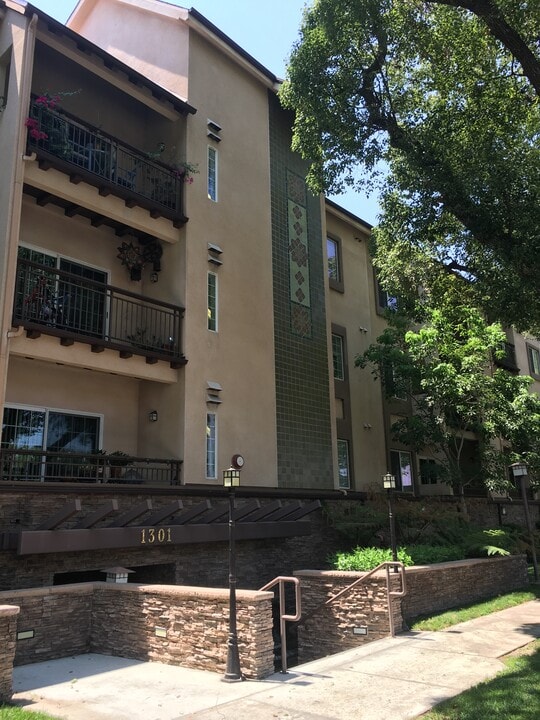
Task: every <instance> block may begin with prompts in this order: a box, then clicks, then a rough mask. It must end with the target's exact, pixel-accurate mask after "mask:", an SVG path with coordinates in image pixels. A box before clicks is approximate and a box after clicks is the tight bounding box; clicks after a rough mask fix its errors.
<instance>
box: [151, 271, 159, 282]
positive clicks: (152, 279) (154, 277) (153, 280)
mask: <svg viewBox="0 0 540 720" xmlns="http://www.w3.org/2000/svg"><path fill="white" fill-rule="evenodd" d="M158 280H159V275H158V274H157V272H153V273H150V282H153V283H157V281H158Z"/></svg>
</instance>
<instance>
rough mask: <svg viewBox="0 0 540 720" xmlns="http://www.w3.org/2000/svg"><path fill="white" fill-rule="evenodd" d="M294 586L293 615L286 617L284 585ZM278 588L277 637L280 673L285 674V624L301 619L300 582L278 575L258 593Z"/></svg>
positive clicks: (293, 578)
mask: <svg viewBox="0 0 540 720" xmlns="http://www.w3.org/2000/svg"><path fill="white" fill-rule="evenodd" d="M288 582H290V583H293V584H294V599H295V610H296V612H295V614H294V615H287V614H286V612H285V583H288ZM276 585H278V586H279V636H280V639H281V672H282V673H286V672H287V626H286V624H285V623H286V622H287V621H289V622H297V621H298V620H300V618H301V617H302V602H301V595H300V581H299V580H298V578H295V577H286V576H285V575H279V576H278V577H276V578H274V579H273V580H271V581H270V582H269V583H267V584H266V585H265V586H264V587H262V588H260V591H261V592H262V591H263V590H270V589H271V588H273V587H275V586H276Z"/></svg>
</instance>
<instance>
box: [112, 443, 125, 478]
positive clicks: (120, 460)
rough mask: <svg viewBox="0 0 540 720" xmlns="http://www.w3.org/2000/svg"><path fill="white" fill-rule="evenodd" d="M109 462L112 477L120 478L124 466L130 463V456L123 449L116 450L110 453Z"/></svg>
mask: <svg viewBox="0 0 540 720" xmlns="http://www.w3.org/2000/svg"><path fill="white" fill-rule="evenodd" d="M108 458H109V459H108V464H109V467H110V469H111V474H110V477H111V478H119V477H121V476H122V468H123V467H125V466H126V465H129V462H130V456H129V455H128V454H127V453H125V452H122V451H121V450H115V451H114V452H112V453H109V456H108Z"/></svg>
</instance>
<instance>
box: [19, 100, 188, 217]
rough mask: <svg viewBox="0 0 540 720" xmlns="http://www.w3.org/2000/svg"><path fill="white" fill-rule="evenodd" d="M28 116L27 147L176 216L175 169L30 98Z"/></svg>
mask: <svg viewBox="0 0 540 720" xmlns="http://www.w3.org/2000/svg"><path fill="white" fill-rule="evenodd" d="M30 118H32V119H33V120H35V121H36V122H37V127H38V129H39V132H40V134H39V135H38V137H33V136H32V134H29V137H28V146H29V148H30V149H33V150H38V151H39V150H41V151H44V152H46V153H49V154H50V155H53V156H54V157H56V158H58V159H59V160H62V161H64V162H67V163H69V164H70V165H73V166H76V167H78V168H80V169H81V170H83V171H84V172H87V173H90V174H91V175H94V176H96V177H98V178H101V179H103V180H105V181H106V182H107V183H109V184H111V185H112V186H117V187H119V188H122V189H123V190H127V191H129V192H130V193H133V194H135V195H139V196H141V197H143V198H146V199H147V200H150V201H151V202H152V203H153V204H155V205H156V206H159V207H162V208H163V209H165V210H168V211H171V212H173V213H175V214H177V215H181V213H182V185H183V182H184V175H183V173H182V172H181V171H180V170H177V169H175V168H172V167H169V166H168V165H165V164H164V163H160V162H159V161H158V160H153V159H151V158H150V157H149V156H148V155H145V154H144V153H143V152H140V151H138V150H136V149H135V148H131V147H129V145H126V144H125V143H121V142H120V141H119V140H118V139H117V138H115V137H113V136H111V135H108V134H106V133H104V132H102V131H101V130H97V129H96V128H92V127H91V126H89V125H88V124H85V123H84V122H82V121H81V120H79V119H78V118H74V117H73V116H70V115H69V114H67V113H64V112H59V111H57V110H51V109H49V108H47V107H45V106H43V105H40V104H38V103H36V102H35V100H34V101H33V102H32V103H31V105H30Z"/></svg>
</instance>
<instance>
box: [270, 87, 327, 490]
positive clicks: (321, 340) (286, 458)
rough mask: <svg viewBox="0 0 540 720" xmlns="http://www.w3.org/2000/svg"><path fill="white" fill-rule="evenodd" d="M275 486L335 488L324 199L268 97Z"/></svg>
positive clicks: (276, 103) (284, 119) (280, 113)
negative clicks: (310, 183)
mask: <svg viewBox="0 0 540 720" xmlns="http://www.w3.org/2000/svg"><path fill="white" fill-rule="evenodd" d="M269 107H270V125H269V127H270V182H271V192H272V196H271V210H272V274H273V290H274V297H273V302H274V343H275V368H276V375H275V382H276V426H277V455H278V486H279V487H282V488H293V487H297V488H321V489H323V488H331V487H333V485H334V480H333V465H332V425H331V421H330V381H329V372H328V346H327V343H328V339H327V324H326V307H325V283H326V277H327V276H326V275H325V271H324V259H323V249H324V248H323V242H322V230H321V213H320V209H321V206H320V200H319V197H318V196H315V195H312V194H311V193H310V192H309V191H307V188H306V183H305V180H304V178H305V173H306V169H307V168H306V164H305V163H304V162H303V161H302V159H301V158H300V157H299V155H297V154H294V153H292V152H291V149H290V147H291V135H290V117H289V116H288V115H287V114H286V113H284V112H283V110H282V109H281V107H280V106H279V101H278V99H277V98H276V97H275V96H274V95H273V94H269Z"/></svg>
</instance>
